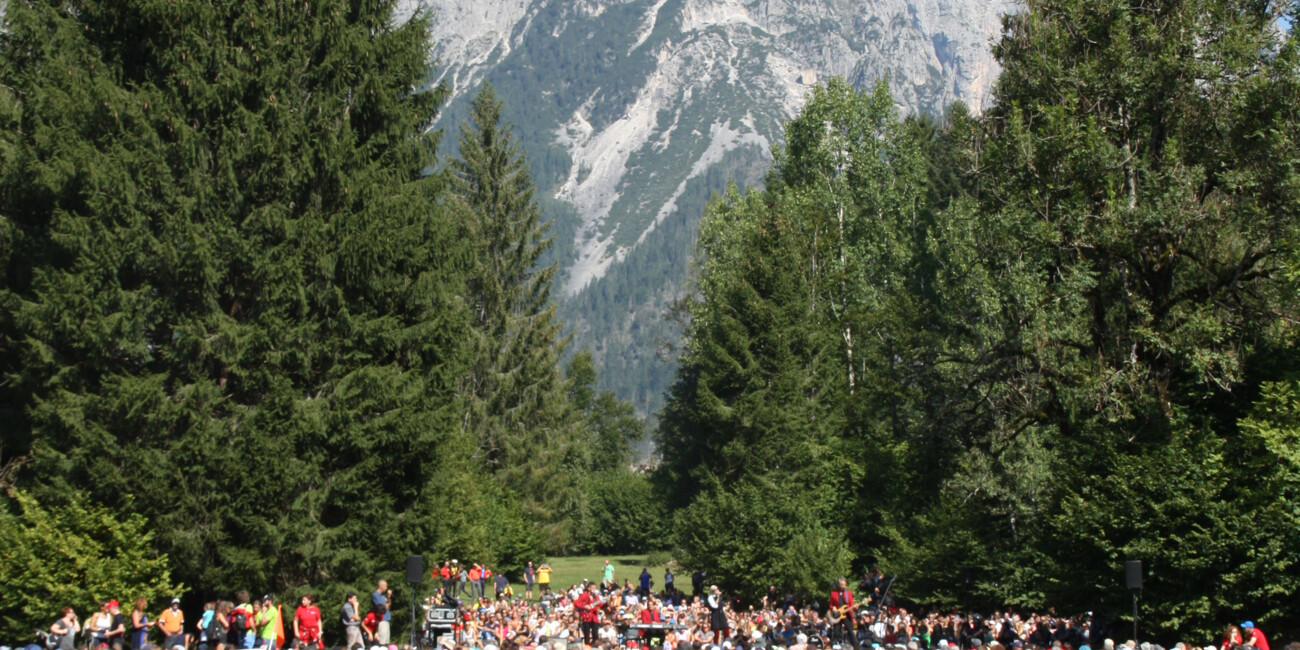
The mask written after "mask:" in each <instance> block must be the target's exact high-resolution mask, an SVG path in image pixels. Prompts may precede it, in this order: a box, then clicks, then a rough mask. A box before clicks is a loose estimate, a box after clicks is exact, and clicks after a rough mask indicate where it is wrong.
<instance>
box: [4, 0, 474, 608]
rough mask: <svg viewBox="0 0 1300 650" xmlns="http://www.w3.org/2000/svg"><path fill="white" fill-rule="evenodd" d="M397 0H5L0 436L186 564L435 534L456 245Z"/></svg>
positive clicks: (330, 577)
mask: <svg viewBox="0 0 1300 650" xmlns="http://www.w3.org/2000/svg"><path fill="white" fill-rule="evenodd" d="M395 5H396V2H390V1H379V2H365V3H356V2H345V1H342V0H324V1H318V2H317V1H314V2H309V3H290V2H276V3H272V4H270V5H268V4H267V3H265V2H253V1H251V0H236V1H232V2H219V3H202V2H181V3H177V2H165V1H162V0H140V1H137V2H126V3H123V2H99V1H95V0H74V1H73V2H46V1H44V0H27V1H20V2H10V3H8V4H7V5H6V7H5V12H4V20H5V24H4V29H3V30H2V31H0V39H2V41H0V93H3V98H4V101H3V119H4V121H5V128H4V129H3V130H2V131H0V156H3V158H0V215H3V220H2V222H0V230H2V231H3V234H0V240H2V241H3V242H4V246H3V253H2V254H0V258H2V259H3V261H4V264H5V266H4V270H3V273H4V285H3V288H2V289H0V302H2V303H3V305H4V308H3V309H0V312H3V314H4V315H3V316H2V317H0V318H2V319H3V320H2V321H0V372H3V376H4V380H3V381H2V382H0V401H2V402H3V405H4V406H3V408H4V409H5V410H6V411H7V413H8V414H9V415H10V416H11V417H13V421H12V426H7V427H6V428H5V433H4V435H5V439H4V440H5V447H6V451H10V452H12V451H15V450H16V451H19V452H23V451H27V450H30V453H31V454H32V456H33V458H32V461H31V462H30V463H28V465H27V468H28V469H29V470H30V471H29V473H28V474H27V475H26V476H25V478H24V482H25V483H27V484H29V485H32V486H33V489H34V490H35V491H36V492H37V493H41V492H42V491H48V492H59V491H70V490H72V489H73V488H81V489H84V491H85V492H86V493H87V494H88V496H89V498H91V499H92V500H94V501H97V502H100V503H103V504H106V505H109V506H111V507H113V508H116V509H119V510H122V511H126V512H132V513H139V514H141V515H143V516H145V517H146V518H147V520H148V522H149V525H150V526H151V527H152V529H153V530H155V531H156V533H157V536H156V538H155V542H156V544H157V545H158V546H159V547H160V550H163V551H165V552H166V553H167V554H168V556H169V557H170V558H171V561H172V562H173V563H174V577H175V578H176V579H178V580H181V581H184V582H186V583H188V584H193V585H203V586H205V587H210V588H212V589H218V590H224V589H233V588H235V587H243V588H254V589H257V590H261V589H280V588H283V587H285V586H292V585H309V584H317V583H320V582H323V581H330V582H348V581H355V580H358V579H360V578H362V577H363V576H364V577H366V578H367V579H369V578H371V577H373V576H374V575H375V574H376V573H377V572H380V571H392V570H394V569H396V568H397V567H399V566H400V564H401V561H400V558H401V556H402V555H404V554H406V553H407V552H410V551H415V550H424V549H435V548H441V547H445V546H446V545H447V544H448V543H449V542H448V540H449V539H450V538H449V536H448V533H447V531H445V530H443V529H441V528H440V527H439V519H438V517H439V513H440V512H448V511H452V510H454V508H453V504H451V503H448V502H445V501H442V500H441V499H443V498H444V496H445V495H446V494H447V493H446V492H443V491H439V490H437V489H436V487H437V486H439V485H444V484H449V483H452V484H454V483H455V482H456V481H457V480H459V477H463V476H465V472H467V471H468V470H469V469H470V468H469V467H468V465H466V464H465V463H464V462H463V456H459V455H457V454H455V453H447V452H449V451H454V450H455V449H457V448H458V447H459V445H460V444H461V441H460V440H459V439H458V436H459V435H460V434H459V433H458V432H459V431H460V427H459V426H458V424H459V421H460V417H459V414H460V412H461V408H459V406H458V403H457V389H458V385H457V384H458V380H459V378H460V377H461V376H463V373H464V369H465V367H466V363H467V361H468V356H467V352H468V350H467V349H466V346H465V344H464V342H463V336H462V332H463V331H464V329H465V328H466V326H467V325H468V324H469V319H468V313H467V310H466V308H465V305H464V303H463V301H462V293H463V287H464V283H465V268H466V267H468V266H469V264H470V262H471V261H472V251H470V250H468V249H467V248H466V246H465V244H464V243H463V242H465V241H466V240H465V236H464V235H465V233H464V232H463V231H462V230H461V229H460V225H459V222H458V220H457V219H455V218H454V217H453V215H451V214H449V211H448V208H447V207H446V204H447V202H446V201H445V198H446V197H447V182H446V179H445V177H444V176H442V175H432V176H429V175H426V173H425V170H426V169H428V168H429V167H430V165H431V164H432V163H433V162H434V151H435V146H436V143H437V139H438V137H439V134H438V133H437V132H427V127H428V125H429V123H430V120H431V119H432V117H433V116H434V115H435V114H436V111H437V107H438V105H439V103H440V102H441V101H442V97H443V94H442V91H441V90H438V89H435V90H433V91H429V92H419V91H414V90H413V89H415V88H420V87H421V86H422V82H423V80H425V79H426V78H427V75H428V70H429V63H430V62H429V58H428V52H429V23H428V20H427V17H425V16H423V15H417V16H415V17H413V18H411V19H410V20H408V21H405V22H399V21H398V20H396V18H395V15H394V8H395ZM467 451H468V450H467Z"/></svg>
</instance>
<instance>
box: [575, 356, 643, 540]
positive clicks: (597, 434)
mask: <svg viewBox="0 0 1300 650" xmlns="http://www.w3.org/2000/svg"><path fill="white" fill-rule="evenodd" d="M565 374H566V375H567V379H568V382H569V399H570V400H572V402H573V405H574V407H575V408H577V409H579V410H580V411H581V412H582V413H583V416H584V422H585V425H586V427H585V428H586V437H585V439H584V441H583V442H584V447H585V448H586V449H587V465H586V467H585V470H586V471H587V472H596V473H599V472H615V471H623V472H627V471H628V470H629V468H630V467H631V463H632V447H633V446H634V445H636V444H637V443H639V442H641V441H642V440H643V439H644V438H645V436H646V431H645V424H644V423H643V422H642V421H641V420H640V419H638V418H637V417H636V411H635V410H634V409H633V408H632V405H631V404H629V403H627V402H624V401H622V400H620V399H619V398H618V397H617V396H616V395H614V392H613V391H608V390H606V391H600V392H599V393H598V392H596V369H595V366H594V365H593V364H592V362H591V353H590V352H587V351H586V350H583V351H582V352H579V353H578V354H576V355H574V357H573V359H572V360H571V361H569V365H568V368H567V369H566V371H565ZM634 550H635V547H634Z"/></svg>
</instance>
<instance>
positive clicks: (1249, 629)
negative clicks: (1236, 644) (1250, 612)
mask: <svg viewBox="0 0 1300 650" xmlns="http://www.w3.org/2000/svg"><path fill="white" fill-rule="evenodd" d="M1241 636H1242V638H1244V639H1245V640H1246V642H1245V643H1243V644H1242V645H1244V646H1246V647H1248V648H1259V649H1260V650H1268V639H1266V638H1264V633H1263V632H1261V631H1260V630H1259V628H1257V627H1255V624H1254V623H1252V622H1250V621H1246V622H1245V623H1242V624H1241Z"/></svg>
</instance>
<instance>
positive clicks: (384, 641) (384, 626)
mask: <svg viewBox="0 0 1300 650" xmlns="http://www.w3.org/2000/svg"><path fill="white" fill-rule="evenodd" d="M392 598H393V590H392V589H389V588H388V581H387V580H380V581H379V583H378V584H376V585H375V592H374V593H372V594H370V605H371V609H372V610H373V611H374V612H375V618H378V619H379V622H378V624H377V625H376V626H375V641H376V642H377V643H378V644H379V645H382V646H387V645H388V642H389V641H390V639H391V634H390V632H391V629H390V627H391V625H392V621H393V614H392V612H390V611H389V608H388V603H389V601H391V600H392Z"/></svg>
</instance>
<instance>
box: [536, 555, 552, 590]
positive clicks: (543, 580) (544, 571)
mask: <svg viewBox="0 0 1300 650" xmlns="http://www.w3.org/2000/svg"><path fill="white" fill-rule="evenodd" d="M549 593H551V565H549V564H547V563H545V562H543V563H542V566H540V567H537V594H538V596H541V594H549Z"/></svg>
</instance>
